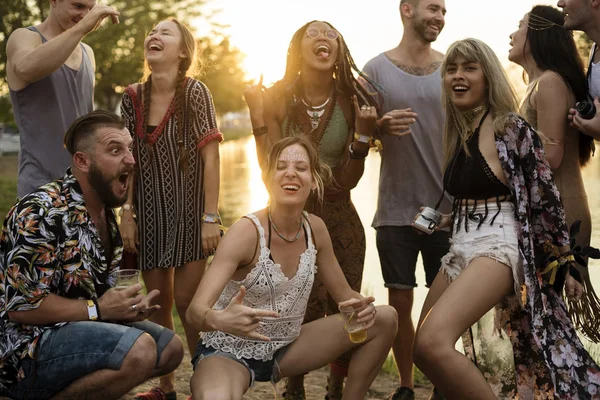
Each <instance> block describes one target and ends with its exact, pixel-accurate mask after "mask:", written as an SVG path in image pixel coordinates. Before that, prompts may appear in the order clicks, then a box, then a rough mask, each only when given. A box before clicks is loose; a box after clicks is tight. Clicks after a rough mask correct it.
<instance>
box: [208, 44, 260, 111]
mask: <svg viewBox="0 0 600 400" xmlns="http://www.w3.org/2000/svg"><path fill="white" fill-rule="evenodd" d="M197 48H198V53H199V56H200V57H201V59H202V63H203V69H202V71H201V73H200V75H199V79H201V80H202V81H203V82H204V83H205V84H206V86H208V88H209V89H210V91H211V93H212V95H213V101H214V103H215V109H216V111H217V113H219V114H225V113H226V112H229V111H239V110H242V109H243V108H244V107H245V106H246V103H245V102H244V98H243V96H242V92H243V90H244V88H245V87H246V85H247V84H248V81H247V80H246V78H245V73H244V71H243V70H242V68H241V65H242V63H243V61H244V57H243V54H242V53H241V52H240V50H239V49H237V48H234V47H231V44H230V43H229V39H228V38H226V37H225V38H223V39H221V40H220V41H219V42H218V43H216V44H215V43H212V42H211V41H210V40H208V39H200V40H198V41H197Z"/></svg>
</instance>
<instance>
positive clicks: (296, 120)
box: [244, 21, 377, 399]
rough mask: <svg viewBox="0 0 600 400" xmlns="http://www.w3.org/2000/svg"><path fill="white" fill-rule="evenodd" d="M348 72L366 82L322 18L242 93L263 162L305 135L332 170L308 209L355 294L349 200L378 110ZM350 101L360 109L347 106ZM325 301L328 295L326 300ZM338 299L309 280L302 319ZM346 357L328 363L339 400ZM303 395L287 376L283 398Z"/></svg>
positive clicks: (353, 216)
mask: <svg viewBox="0 0 600 400" xmlns="http://www.w3.org/2000/svg"><path fill="white" fill-rule="evenodd" d="M353 70H354V71H356V73H357V74H358V75H359V76H360V77H362V78H363V79H364V80H365V81H367V82H368V83H369V84H371V85H372V86H373V87H375V86H376V85H375V84H374V83H372V82H371V81H370V80H369V79H368V78H367V77H365V76H363V75H362V74H361V73H360V71H359V69H358V68H357V67H356V65H355V63H354V60H353V59H352V56H351V55H350V52H349V50H348V47H347V46H346V43H345V41H344V38H343V37H342V35H341V34H340V33H339V32H338V31H337V30H336V29H335V28H334V27H333V26H332V25H331V24H329V23H327V22H324V21H311V22H308V23H307V24H305V25H304V26H302V27H301V28H300V29H298V30H297V31H296V33H295V34H294V36H293V37H292V40H291V42H290V45H289V48H288V54H287V65H286V71H285V75H284V77H283V79H281V80H280V81H278V82H277V83H275V84H274V85H273V87H271V88H269V89H267V90H265V91H263V87H262V82H261V84H259V85H257V86H254V87H249V88H248V89H247V90H246V91H245V92H244V97H245V98H246V102H247V103H248V108H249V109H250V118H251V120H252V126H253V130H254V132H253V133H254V136H255V139H256V147H257V152H258V158H259V161H260V162H261V164H262V163H263V162H262V160H264V158H265V156H266V154H267V153H268V150H269V148H270V147H271V145H272V144H273V143H275V142H277V140H279V139H280V138H282V137H286V136H301V135H305V136H307V137H308V138H309V139H310V141H311V142H312V143H313V145H314V146H315V147H316V148H317V149H318V153H319V158H320V159H321V160H322V161H323V162H325V163H326V164H327V165H328V166H329V167H331V169H332V170H333V177H334V179H333V183H332V184H330V185H328V186H327V187H326V189H325V196H324V200H323V202H322V203H318V202H316V201H315V196H314V195H312V196H311V197H310V198H309V200H308V203H307V206H306V208H307V210H308V211H309V212H311V213H313V214H315V215H317V216H319V217H321V218H322V219H323V220H324V221H325V225H326V226H327V229H328V231H329V233H330V235H331V240H332V242H333V249H334V252H335V256H336V258H337V260H338V261H339V263H340V266H341V267H342V271H343V272H344V276H345V277H346V280H347V281H348V283H349V284H350V287H352V289H353V290H355V291H360V285H361V281H362V273H363V267H364V260H365V248H366V243H365V232H364V228H363V226H362V223H361V222H360V218H359V217H358V214H357V212H356V209H355V208H354V205H353V204H352V201H351V199H350V190H351V189H352V188H354V187H355V186H356V184H357V183H358V181H359V179H360V178H361V176H362V174H363V171H364V160H365V158H366V157H367V155H368V153H369V147H370V145H371V143H373V135H374V134H375V131H376V124H377V110H376V107H375V99H374V98H373V96H372V93H371V92H370V91H369V90H367V89H366V88H365V87H363V86H362V85H361V83H360V82H359V81H358V79H357V78H356V77H355V75H354V74H353ZM354 102H357V104H358V106H359V107H360V110H361V111H366V112H364V113H362V112H361V113H360V115H357V113H356V112H355V111H354V107H353V103H354ZM327 299H328V300H327ZM337 312H338V311H337V304H336V303H335V302H334V301H333V300H332V299H331V297H329V298H328V297H327V294H326V291H325V289H324V287H323V285H322V284H321V283H320V282H319V280H317V281H315V285H314V287H313V292H312V294H311V298H310V300H309V303H308V310H307V313H306V318H305V322H310V321H313V320H316V319H318V318H320V317H322V316H323V315H325V314H327V315H331V314H335V313H337ZM348 360H349V356H348V355H346V356H345V357H343V358H341V359H339V360H336V362H335V363H333V364H332V365H331V367H332V368H331V375H330V380H329V385H328V395H327V398H328V399H338V398H341V392H342V383H343V379H344V376H345V375H346V374H347V366H348ZM290 398H292V399H303V398H305V394H304V388H303V379H302V377H295V378H290V379H288V386H287V392H286V399H290Z"/></svg>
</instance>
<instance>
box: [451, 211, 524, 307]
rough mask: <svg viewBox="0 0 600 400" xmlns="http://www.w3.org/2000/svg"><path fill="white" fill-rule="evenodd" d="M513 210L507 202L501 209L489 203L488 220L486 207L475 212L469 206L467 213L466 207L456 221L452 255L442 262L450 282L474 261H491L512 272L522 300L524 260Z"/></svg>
mask: <svg viewBox="0 0 600 400" xmlns="http://www.w3.org/2000/svg"><path fill="white" fill-rule="evenodd" d="M498 208H500V209H498ZM514 209H515V208H514V205H513V203H511V202H508V201H504V202H501V203H500V207H498V205H497V204H496V203H495V202H489V203H488V205H487V216H485V205H484V204H481V205H478V206H477V208H476V209H475V210H473V209H472V206H469V210H468V212H466V210H465V208H464V206H463V209H462V210H461V213H462V217H461V218H460V219H458V218H455V221H454V227H453V228H454V229H453V231H452V239H451V240H450V243H451V244H450V251H449V252H448V254H446V255H445V256H444V258H442V266H441V270H442V271H444V273H445V274H446V275H447V276H448V278H449V280H450V281H452V280H454V279H456V277H457V276H458V275H459V274H460V272H461V271H462V270H464V269H465V268H466V267H467V265H469V263H470V262H471V261H473V260H474V259H476V258H478V257H488V258H491V259H494V260H496V261H498V262H500V263H502V264H505V265H506V266H508V267H509V268H510V269H511V270H512V274H513V279H514V287H515V294H516V295H517V297H520V293H521V284H522V283H523V279H524V277H523V258H522V257H521V255H520V254H521V253H520V251H519V240H518V238H517V223H516V220H515V212H514ZM465 214H466V222H465ZM494 217H495V218H494ZM482 219H483V221H482ZM465 223H466V225H465Z"/></svg>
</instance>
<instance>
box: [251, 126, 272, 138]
mask: <svg viewBox="0 0 600 400" xmlns="http://www.w3.org/2000/svg"><path fill="white" fill-rule="evenodd" d="M268 132H269V126H268V125H263V126H261V127H258V128H256V129H253V130H252V134H253V135H254V136H256V137H258V136H262V135H266V134H267V133H268Z"/></svg>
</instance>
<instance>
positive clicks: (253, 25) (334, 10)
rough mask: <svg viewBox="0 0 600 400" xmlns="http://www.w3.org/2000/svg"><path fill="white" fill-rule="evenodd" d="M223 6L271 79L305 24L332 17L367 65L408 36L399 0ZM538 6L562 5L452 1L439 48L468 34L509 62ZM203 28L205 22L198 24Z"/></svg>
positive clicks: (271, 0)
mask: <svg viewBox="0 0 600 400" xmlns="http://www.w3.org/2000/svg"><path fill="white" fill-rule="evenodd" d="M210 4H212V6H213V7H215V8H220V9H222V12H221V13H220V15H219V17H218V21H219V22H222V23H225V24H228V25H230V27H229V28H228V33H229V34H230V35H231V42H232V44H233V45H234V46H236V47H238V48H239V49H240V50H242V51H243V52H244V53H245V54H246V55H247V56H246V60H245V63H244V66H245V69H246V70H247V72H248V77H249V78H255V79H258V77H259V76H260V74H261V72H262V73H264V77H265V83H272V82H274V81H275V80H277V79H280V78H281V77H282V76H283V72H284V69H285V58H286V53H287V47H288V44H289V42H290V39H291V38H292V35H293V34H294V32H295V31H296V30H297V29H298V28H299V27H300V26H302V25H303V24H304V23H306V22H308V21H310V20H313V19H318V20H326V21H328V22H330V23H331V24H333V25H334V26H335V27H336V28H337V29H338V30H339V31H340V32H341V33H342V35H344V38H345V39H346V43H347V44H348V47H349V49H350V51H351V53H352V56H353V57H354V60H355V61H356V63H357V65H358V66H359V67H361V68H362V66H363V65H364V64H365V63H366V62H367V61H368V60H369V59H370V58H371V57H373V56H375V55H377V54H378V53H380V52H382V51H385V50H388V49H390V48H392V47H395V46H396V45H397V44H398V43H399V41H400V37H401V35H402V23H401V22H400V14H399V11H398V6H399V4H400V1H399V0H370V1H369V0H251V1H246V0H213V1H212V2H211V3H210ZM536 4H550V5H554V6H556V1H552V2H547V1H535V0H504V1H492V0H446V9H447V10H448V13H447V14H446V26H445V28H444V30H443V31H442V33H441V34H440V36H439V38H438V40H437V41H436V42H435V43H434V44H433V47H434V48H435V49H437V50H439V51H442V52H443V51H445V49H446V48H447V47H448V45H450V44H451V43H452V42H454V41H455V40H458V39H463V38H465V37H476V38H479V39H481V40H483V41H485V42H486V43H488V44H489V45H490V46H491V47H492V48H493V49H494V50H495V51H496V53H497V54H498V57H499V58H500V60H501V61H502V62H503V63H505V65H509V62H508V59H507V53H508V49H509V44H508V43H509V37H508V36H509V35H510V33H512V32H513V31H514V30H515V29H516V28H517V25H518V22H519V20H520V19H521V18H522V17H523V14H525V13H526V12H527V11H529V10H530V9H531V7H532V6H533V5H536ZM196 25H197V27H198V29H199V30H202V27H201V26H200V25H201V24H200V23H199V24H196Z"/></svg>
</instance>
